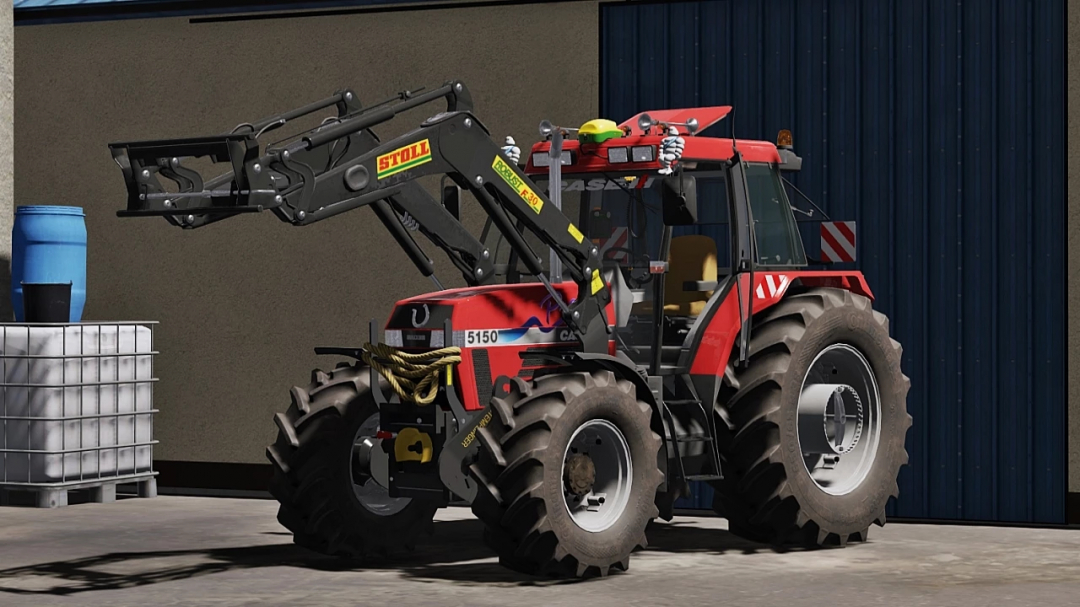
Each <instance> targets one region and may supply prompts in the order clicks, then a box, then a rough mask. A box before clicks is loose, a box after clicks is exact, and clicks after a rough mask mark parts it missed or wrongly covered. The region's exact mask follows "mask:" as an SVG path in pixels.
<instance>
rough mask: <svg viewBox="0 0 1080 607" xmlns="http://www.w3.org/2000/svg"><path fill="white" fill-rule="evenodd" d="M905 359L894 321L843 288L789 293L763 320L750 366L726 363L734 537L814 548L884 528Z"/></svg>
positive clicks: (907, 421) (901, 432)
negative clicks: (892, 334) (895, 337)
mask: <svg viewBox="0 0 1080 607" xmlns="http://www.w3.org/2000/svg"><path fill="white" fill-rule="evenodd" d="M733 356H734V355H733ZM900 359H901V347H900V344H899V343H897V342H896V341H894V340H892V339H891V338H890V336H889V325H888V319H887V318H886V317H885V316H884V315H883V314H881V313H879V312H875V311H874V310H873V308H872V307H871V305H870V301H869V299H867V298H865V297H862V296H860V295H857V294H853V293H851V292H849V291H846V290H841V289H826V288H815V289H808V290H806V291H804V292H801V293H792V294H791V295H789V296H788V297H787V298H785V299H784V300H783V301H781V302H780V303H778V304H777V305H776V306H774V307H773V308H771V309H769V310H767V311H765V312H764V313H763V314H762V315H761V317H760V318H757V319H755V322H754V327H753V332H752V333H751V340H750V345H749V364H748V366H746V367H735V366H734V361H733V362H732V363H731V364H729V368H728V373H727V377H729V378H733V379H734V381H732V382H730V384H729V385H727V386H725V392H724V393H722V394H721V400H720V402H719V403H718V404H717V412H718V414H719V417H720V418H721V419H723V420H725V422H726V423H721V424H720V426H721V428H723V427H725V426H726V427H727V428H728V432H726V433H725V434H724V436H722V439H723V440H722V441H721V454H722V458H723V464H724V470H723V471H724V477H725V478H724V480H722V481H718V482H717V483H715V484H714V487H715V488H716V489H717V491H716V493H715V501H714V504H713V508H714V510H716V511H717V512H718V513H719V514H721V515H722V516H725V517H726V518H727V519H728V521H729V528H730V530H731V532H732V533H734V534H736V535H739V536H741V537H743V538H746V539H749V540H751V541H757V542H763V543H770V544H775V545H792V544H795V545H803V546H809V547H814V546H820V545H845V544H847V543H848V542H849V541H865V540H866V539H867V535H868V531H869V527H870V525H871V524H878V525H882V526H883V525H884V524H885V506H886V504H887V503H888V500H889V498H890V497H896V496H897V495H898V494H899V489H898V486H897V476H898V474H899V470H900V468H901V467H902V466H903V465H905V464H906V463H907V461H908V455H907V451H906V450H905V447H904V441H905V438H906V435H907V431H908V429H909V428H910V427H911V416H910V415H908V413H907V406H906V401H907V393H908V389H909V387H910V381H909V380H908V378H907V377H906V376H905V375H904V374H903V373H902V372H901V368H900ZM837 403H840V404H839V405H837ZM845 403H846V404H845ZM819 418H820V419H819ZM830 449H835V451H832V452H830ZM830 466H831V467H830Z"/></svg>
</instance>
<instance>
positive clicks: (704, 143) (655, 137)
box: [525, 105, 781, 174]
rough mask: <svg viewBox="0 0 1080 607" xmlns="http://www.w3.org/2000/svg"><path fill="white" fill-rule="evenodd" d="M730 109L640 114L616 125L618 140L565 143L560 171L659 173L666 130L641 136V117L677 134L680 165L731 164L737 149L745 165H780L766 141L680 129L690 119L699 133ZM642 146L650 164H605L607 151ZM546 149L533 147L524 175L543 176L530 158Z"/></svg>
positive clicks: (657, 129)
mask: <svg viewBox="0 0 1080 607" xmlns="http://www.w3.org/2000/svg"><path fill="white" fill-rule="evenodd" d="M731 109H732V108H731V106H729V105H721V106H712V107H699V108H682V109H674V110H652V111H648V112H641V113H639V114H636V115H634V116H633V117H631V118H630V119H628V120H625V121H623V122H622V123H621V124H620V125H619V128H621V129H622V130H623V132H624V133H625V135H623V136H621V137H616V138H614V139H608V140H606V141H604V142H603V143H581V142H579V141H577V140H576V139H567V140H565V141H564V142H563V151H564V152H567V151H569V152H570V164H568V165H566V164H564V165H563V171H565V172H567V173H575V172H577V173H589V172H601V171H605V172H615V171H640V170H659V169H660V168H661V167H660V163H659V161H658V160H657V157H658V156H659V146H660V142H661V141H662V140H663V139H664V137H666V135H667V134H666V132H665V131H666V129H664V128H663V127H662V126H654V127H653V128H652V129H651V130H650V131H651V132H650V134H645V132H644V131H642V129H641V127H640V125H639V124H638V120H639V118H641V116H642V115H643V114H648V115H649V117H650V118H651V119H652V122H653V123H654V124H658V125H666V124H671V125H674V126H675V127H676V128H677V129H678V130H679V134H680V136H681V137H682V138H683V141H684V142H685V143H684V147H683V153H682V158H680V160H679V162H681V163H689V162H702V163H721V162H726V161H728V160H731V158H732V157H733V156H734V155H735V149H734V148H735V147H738V151H739V153H740V154H741V155H742V157H743V159H744V160H746V161H747V162H764V163H769V164H779V163H780V162H781V158H780V153H779V152H778V151H777V148H776V146H775V145H773V144H772V143H769V142H767V141H752V140H746V139H737V140H735V141H734V142H733V141H732V140H731V139H722V138H716V137H697V136H694V135H690V134H688V133H687V129H686V127H685V126H684V125H685V124H686V122H687V121H688V120H689V119H691V118H693V119H695V120H696V121H697V122H698V128H697V132H701V131H704V130H705V129H707V128H709V127H710V126H712V125H714V124H716V123H717V122H720V121H721V120H723V119H724V118H725V117H726V116H727V115H728V114H730V113H731ZM644 146H650V147H652V148H653V149H652V154H651V156H652V158H653V160H651V161H649V162H620V163H612V162H610V161H609V160H608V150H610V149H612V148H634V147H644ZM550 149H551V142H550V141H541V142H539V143H536V144H535V145H533V147H532V151H531V153H530V154H529V157H528V158H527V159H526V164H525V173H526V174H537V173H546V172H547V170H548V168H547V166H543V165H541V166H537V165H536V164H534V162H533V156H534V155H535V154H537V153H539V152H543V153H545V154H546V153H547V152H548V151H549V150H550ZM628 152H629V150H628ZM627 158H628V160H629V159H632V158H633V155H632V154H630V153H627Z"/></svg>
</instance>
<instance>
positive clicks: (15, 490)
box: [0, 472, 157, 508]
mask: <svg viewBox="0 0 1080 607" xmlns="http://www.w3.org/2000/svg"><path fill="white" fill-rule="evenodd" d="M156 477H157V472H150V473H147V474H138V475H131V476H127V477H114V478H109V479H94V480H88V481H82V482H79V481H75V482H68V483H57V484H50V485H43V484H29V483H27V484H7V485H0V506H10V505H12V502H13V501H15V500H12V497H14V496H17V495H19V494H26V493H31V494H33V495H34V505H35V506H37V507H38V508H62V507H64V506H67V505H68V493H69V492H71V491H84V490H87V489H89V491H90V501H92V502H95V503H98V504H108V503H112V502H115V501H116V488H117V486H118V485H129V484H132V483H134V484H135V485H136V486H137V488H138V496H139V497H157V478H156Z"/></svg>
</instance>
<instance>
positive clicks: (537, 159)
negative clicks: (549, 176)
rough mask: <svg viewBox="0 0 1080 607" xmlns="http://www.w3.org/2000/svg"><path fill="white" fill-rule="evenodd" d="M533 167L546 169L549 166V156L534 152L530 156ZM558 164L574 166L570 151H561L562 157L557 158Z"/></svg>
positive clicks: (544, 153) (545, 153)
mask: <svg viewBox="0 0 1080 607" xmlns="http://www.w3.org/2000/svg"><path fill="white" fill-rule="evenodd" d="M532 161H533V166H538V167H546V166H551V156H549V155H548V153H547V152H536V153H534V154H533V156H532ZM559 161H560V162H559V164H561V165H563V166H566V165H571V164H574V156H573V155H572V154H571V153H570V150H563V152H562V155H561V156H560V157H559Z"/></svg>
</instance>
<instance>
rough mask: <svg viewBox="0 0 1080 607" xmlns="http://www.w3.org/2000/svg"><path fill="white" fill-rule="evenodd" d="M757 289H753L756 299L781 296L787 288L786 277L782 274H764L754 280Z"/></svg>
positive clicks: (787, 281)
mask: <svg viewBox="0 0 1080 607" xmlns="http://www.w3.org/2000/svg"><path fill="white" fill-rule="evenodd" d="M756 282H757V283H758V285H757V289H755V290H754V293H755V295H757V298H758V299H773V298H774V297H782V296H783V295H784V291H786V290H787V288H788V283H789V280H788V277H787V276H784V275H783V274H766V275H765V276H764V277H762V278H760V279H758V280H757V281H756Z"/></svg>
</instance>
